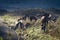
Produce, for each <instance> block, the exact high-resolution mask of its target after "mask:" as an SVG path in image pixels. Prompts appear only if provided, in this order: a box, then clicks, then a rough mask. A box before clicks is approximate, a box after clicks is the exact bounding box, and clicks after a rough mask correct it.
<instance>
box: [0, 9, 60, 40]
mask: <svg viewBox="0 0 60 40" xmlns="http://www.w3.org/2000/svg"><path fill="white" fill-rule="evenodd" d="M0 12H1V11H0ZM3 12H5V14H3V15H1V16H0V28H1V29H0V31H1V30H3V29H4V30H3V31H1V33H5V34H4V35H5V36H2V35H1V33H0V40H3V39H5V38H6V39H8V40H13V39H14V40H17V38H16V37H17V36H18V40H60V9H55V8H49V9H42V8H39V9H38V8H34V9H32V8H31V9H19V10H18V9H16V10H14V11H9V10H7V13H6V11H3ZM44 13H51V14H52V15H53V16H54V17H55V16H58V18H57V20H56V22H54V21H49V23H48V25H47V30H46V32H45V33H44V32H43V31H42V30H41V20H40V18H39V19H38V20H37V21H36V22H35V21H29V19H27V20H24V22H23V23H29V24H30V25H29V26H28V28H27V29H26V30H24V31H23V30H22V29H19V28H17V30H14V27H15V26H16V23H17V20H18V18H20V17H21V16H24V15H29V16H31V15H34V16H36V17H40V16H41V15H43V14H44ZM1 25H2V26H1ZM5 26H6V27H5ZM6 31H7V32H6ZM13 34H14V36H13ZM16 34H17V36H16ZM4 37H5V38H4ZM15 38H16V39H15Z"/></svg>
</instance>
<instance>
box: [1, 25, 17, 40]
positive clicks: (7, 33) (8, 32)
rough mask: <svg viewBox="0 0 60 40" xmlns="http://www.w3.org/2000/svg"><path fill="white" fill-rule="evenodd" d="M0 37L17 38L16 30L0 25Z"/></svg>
mask: <svg viewBox="0 0 60 40" xmlns="http://www.w3.org/2000/svg"><path fill="white" fill-rule="evenodd" d="M0 37H2V38H3V40H18V37H17V34H16V32H15V31H14V30H12V29H10V28H9V27H6V26H0Z"/></svg>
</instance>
